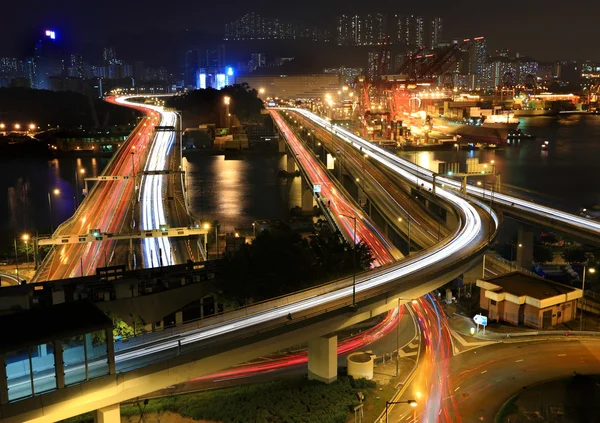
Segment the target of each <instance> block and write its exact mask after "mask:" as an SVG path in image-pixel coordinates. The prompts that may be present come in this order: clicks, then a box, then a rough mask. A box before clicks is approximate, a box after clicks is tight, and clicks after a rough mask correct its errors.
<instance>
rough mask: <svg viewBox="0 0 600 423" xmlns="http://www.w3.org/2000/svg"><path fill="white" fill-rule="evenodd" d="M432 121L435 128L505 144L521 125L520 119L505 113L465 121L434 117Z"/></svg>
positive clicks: (464, 136)
mask: <svg viewBox="0 0 600 423" xmlns="http://www.w3.org/2000/svg"><path fill="white" fill-rule="evenodd" d="M431 121H432V128H433V130H437V131H439V132H442V133H445V134H449V135H458V136H460V137H461V138H464V139H466V140H470V141H475V142H483V143H488V144H505V143H506V140H507V138H508V136H509V134H510V133H512V132H514V131H515V130H516V129H517V128H518V126H519V119H515V118H514V117H510V116H506V117H505V116H504V115H489V116H480V117H477V118H469V119H464V120H463V121H455V120H450V119H444V118H432V119H431Z"/></svg>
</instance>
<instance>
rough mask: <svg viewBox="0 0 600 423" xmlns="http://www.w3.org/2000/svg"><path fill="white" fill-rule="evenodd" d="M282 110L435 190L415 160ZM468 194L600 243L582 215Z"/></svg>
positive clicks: (473, 189) (594, 225) (599, 230)
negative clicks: (333, 134)
mask: <svg viewBox="0 0 600 423" xmlns="http://www.w3.org/2000/svg"><path fill="white" fill-rule="evenodd" d="M282 110H290V111H294V112H297V113H299V114H301V115H303V116H304V117H306V118H307V119H309V120H311V121H313V122H315V123H316V124H317V125H319V126H320V127H321V128H323V129H325V130H327V131H330V132H333V131H335V133H336V135H337V136H338V137H339V138H341V139H343V140H344V141H346V142H347V143H348V144H349V145H352V146H353V147H354V148H356V149H358V150H360V151H362V152H367V153H368V154H369V155H370V156H373V157H376V158H377V160H378V161H380V162H381V163H382V164H384V165H385V164H386V163H389V164H393V165H394V166H397V167H398V168H399V169H402V170H404V171H406V172H409V173H410V174H411V175H413V179H415V178H416V176H415V175H417V174H418V175H419V177H420V180H421V181H425V182H420V183H423V184H424V186H425V188H426V189H430V188H432V183H433V176H434V172H432V171H430V170H429V169H426V168H423V167H421V166H419V165H417V164H415V163H413V162H411V161H408V160H406V159H403V158H401V157H399V156H398V155H396V154H394V153H391V152H389V151H386V150H384V149H382V148H380V147H378V146H377V145H375V144H372V143H370V142H369V141H367V140H364V139H362V138H360V137H358V136H357V135H355V134H353V133H352V132H350V131H348V130H346V129H344V128H342V127H337V126H332V125H331V124H330V123H329V121H328V120H326V119H324V118H321V117H319V116H317V115H315V114H313V113H311V112H309V111H308V110H305V109H297V108H283V109H282ZM380 159H381V160H380ZM436 181H437V188H436V192H437V193H438V194H439V193H441V192H443V189H441V188H443V187H445V186H448V187H450V188H453V189H455V190H460V188H461V183H460V182H458V181H456V180H454V179H452V178H448V177H442V176H440V177H436ZM415 182H416V181H415ZM467 192H468V193H469V194H471V195H473V196H475V197H477V198H480V199H483V200H486V201H489V199H490V198H492V195H493V203H494V207H498V206H502V207H503V208H504V209H506V210H507V212H509V213H513V214H518V215H519V216H521V217H527V218H529V219H530V220H533V221H535V222H536V223H542V224H543V223H546V224H550V225H553V227H554V226H558V227H559V228H562V229H564V230H571V231H572V232H575V233H576V234H578V235H580V236H582V237H585V239H586V241H590V242H593V243H595V244H597V243H600V222H596V221H593V220H590V219H585V218H583V217H580V216H576V215H573V214H570V213H566V212H563V211H560V210H556V209H553V208H551V207H547V206H543V205H540V204H536V203H533V202H531V201H528V200H524V199H521V198H518V197H515V196H511V195H507V194H502V193H496V192H494V193H492V191H491V190H489V189H485V188H480V187H477V186H471V185H468V186H467Z"/></svg>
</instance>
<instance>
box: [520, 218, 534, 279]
mask: <svg viewBox="0 0 600 423" xmlns="http://www.w3.org/2000/svg"><path fill="white" fill-rule="evenodd" d="M517 264H519V266H521V267H523V268H525V269H526V270H531V266H532V265H533V227H532V226H529V225H523V224H521V225H519V232H518V235H517Z"/></svg>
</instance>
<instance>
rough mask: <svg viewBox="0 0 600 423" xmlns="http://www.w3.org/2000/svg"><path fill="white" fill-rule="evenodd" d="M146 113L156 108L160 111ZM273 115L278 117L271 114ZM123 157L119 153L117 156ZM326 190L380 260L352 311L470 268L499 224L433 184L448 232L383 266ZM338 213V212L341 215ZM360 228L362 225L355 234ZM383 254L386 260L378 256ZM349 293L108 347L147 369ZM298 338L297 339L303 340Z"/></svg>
mask: <svg viewBox="0 0 600 423" xmlns="http://www.w3.org/2000/svg"><path fill="white" fill-rule="evenodd" d="M152 112H155V113H160V111H152ZM275 119H276V121H277V117H275ZM279 119H280V118H279ZM280 123H281V122H280ZM282 131H283V132H284V133H285V134H286V136H288V137H289V138H288V142H289V143H290V146H291V148H292V149H293V150H294V151H295V153H296V155H297V159H298V161H299V162H300V163H301V164H302V165H303V166H306V169H305V170H306V171H307V172H308V173H309V174H311V175H313V176H311V177H315V178H320V179H323V178H321V176H322V175H320V173H319V172H320V170H319V169H321V168H319V167H318V165H317V164H316V162H314V161H311V160H310V157H311V156H310V155H308V154H306V152H305V151H303V150H302V146H301V144H300V143H299V142H298V140H297V139H296V138H295V135H294V134H293V132H292V131H291V130H290V129H289V127H287V126H286V125H285V123H283V124H282ZM166 143H167V142H166V141H165V144H166ZM167 150H168V147H167ZM157 151H158V150H157ZM159 154H160V153H159ZM123 156H124V155H123V154H121V155H120V156H119V157H121V158H122V157H123ZM125 156H126V155H125ZM370 156H371V157H373V159H374V160H377V161H378V162H380V163H382V164H383V165H384V166H386V167H387V168H388V169H390V170H391V171H393V172H396V173H398V174H400V175H402V176H403V177H405V178H406V179H408V180H409V181H411V182H413V183H416V181H417V180H416V177H414V176H413V175H412V174H411V173H410V172H408V171H406V170H404V169H402V168H401V167H400V166H398V165H397V164H395V163H394V162H393V161H392V160H389V159H388V158H387V157H386V156H385V155H383V154H380V153H379V152H378V151H372V152H371V153H370ZM313 160H314V158H313ZM159 165H160V161H159ZM317 182H322V181H321V180H312V181H310V183H313V184H315V183H317ZM327 188H328V191H327V195H328V196H329V197H330V198H332V199H333V201H332V207H333V208H334V210H335V213H336V214H338V216H339V217H341V218H342V219H340V221H341V222H342V224H343V226H344V227H345V230H346V232H347V234H351V233H353V225H354V219H351V218H349V217H347V216H350V217H354V216H357V220H356V223H357V241H358V240H359V239H360V240H364V241H365V242H368V243H369V245H371V246H375V248H374V253H375V254H376V256H377V257H379V258H380V262H379V263H377V264H381V266H379V267H376V268H374V269H372V270H371V271H368V272H364V273H361V274H359V275H357V276H356V286H355V290H356V298H357V303H358V304H357V305H358V308H357V311H358V310H361V303H362V302H364V301H367V300H368V299H373V298H380V297H381V296H384V297H387V296H388V295H389V294H388V293H389V292H390V291H391V290H396V291H398V290H400V291H399V292H406V295H408V296H409V297H408V298H417V297H420V296H423V295H425V294H427V293H428V292H430V291H431V290H432V289H433V288H435V287H436V286H440V285H442V284H443V283H446V282H447V281H448V280H450V279H452V278H453V277H455V276H456V275H458V274H459V273H462V272H463V271H464V270H466V269H467V268H468V267H470V266H471V263H472V261H473V260H474V259H475V258H476V257H478V255H480V254H482V252H483V251H484V249H485V248H486V246H487V243H488V241H489V239H490V237H491V235H492V234H488V229H489V228H490V225H489V224H488V222H487V219H492V222H493V225H492V230H493V231H495V230H496V228H497V225H498V218H497V217H496V216H495V215H494V214H493V213H492V214H491V215H490V214H488V212H487V211H486V208H485V206H482V205H476V204H473V203H471V202H468V201H466V200H464V199H463V198H461V197H460V196H458V195H456V194H455V193H453V192H451V191H445V190H439V191H438V195H439V196H440V197H441V198H442V199H443V201H446V202H448V203H449V204H451V205H452V207H454V208H456V211H457V214H458V216H459V219H458V222H459V227H458V229H457V230H456V231H455V232H454V233H453V236H451V237H448V238H446V239H444V240H442V241H441V242H440V243H438V244H437V245H435V246H433V247H429V248H426V249H424V250H422V251H419V252H417V253H415V254H414V255H411V256H410V258H407V259H404V260H401V261H394V262H393V263H390V264H384V263H385V262H388V263H389V262H391V261H392V260H393V257H392V256H391V255H390V253H389V249H390V248H391V245H389V243H388V244H386V243H385V242H384V241H383V240H384V238H383V237H379V236H376V235H374V234H376V233H377V231H376V230H374V231H370V230H369V231H367V230H366V228H367V226H368V220H367V219H366V218H365V217H364V216H363V215H360V214H359V215H357V214H356V213H357V212H356V211H355V209H354V207H353V206H352V205H350V204H345V203H344V202H343V198H342V196H341V195H339V193H338V192H337V191H336V188H335V187H334V186H328V187H327ZM111 214H112V213H111ZM342 214H344V216H341V215H342ZM159 217H160V216H159ZM482 220H483V221H484V223H482ZM363 225H364V226H363ZM359 227H361V228H364V230H361V231H360V232H359ZM373 229H374V228H373ZM383 257H387V258H386V259H385V260H384V259H383ZM352 296H353V286H352V278H345V279H343V280H339V281H334V282H332V283H328V284H325V285H322V286H319V287H316V288H313V289H309V290H306V291H302V292H299V293H296V294H292V295H289V296H286V297H281V298H277V299H273V300H269V301H266V302H263V303H256V304H252V305H251V306H248V307H244V308H243V309H240V310H237V311H233V312H229V313H226V314H225V315H221V316H217V317H215V318H211V319H205V320H203V321H201V322H197V323H196V324H195V325H194V326H195V328H194V329H192V330H190V331H188V332H184V333H183V334H180V335H179V336H177V337H170V338H165V339H158V340H155V341H153V342H148V343H142V344H138V345H135V346H132V347H131V348H127V347H126V346H125V348H121V349H119V350H118V351H117V352H116V353H115V361H116V367H117V370H118V371H120V372H126V371H128V370H131V369H136V368H140V367H145V369H147V370H146V371H149V372H152V371H153V370H152V369H153V368H154V367H152V366H149V365H150V364H153V363H158V362H160V361H163V362H164V360H165V359H168V358H173V357H175V356H177V355H178V351H179V349H180V348H182V349H183V351H185V352H186V353H188V352H190V353H191V352H194V351H196V350H199V351H206V349H207V348H209V349H210V348H212V347H214V346H217V345H219V343H220V342H223V341H226V342H231V340H232V339H233V340H235V339H244V340H246V342H247V341H248V338H249V337H252V336H253V334H257V333H262V334H265V333H269V331H271V330H272V329H273V328H278V329H280V328H281V327H282V324H283V325H285V324H286V322H288V321H289V317H288V316H292V323H294V322H295V321H302V320H303V319H306V318H308V317H311V318H314V317H315V316H319V315H325V316H329V314H330V313H331V312H332V311H336V310H343V309H345V308H346V307H347V306H348V305H349V304H351V302H352V301H351V299H352ZM393 304H394V305H395V304H396V303H395V302H394V303H393ZM367 307H368V306H367ZM365 310H368V308H366V309H365ZM271 333H272V332H271ZM298 341H300V342H302V341H303V340H298ZM304 341H306V340H304ZM240 361H243V360H240ZM92 365H93V364H92ZM159 367H160V366H159ZM215 370H216V369H215ZM205 371H206V370H205ZM136 374H137V373H136ZM176 374H177V373H176V372H175V373H173V375H174V376H173V377H178V376H176ZM198 376H201V374H199V375H198ZM152 385H153V384H152V383H146V385H144V389H148V390H149V391H147V392H146V393H148V392H152V391H154V390H156V389H158V388H159V387H153V386H152ZM135 391H136V393H137V394H139V393H140V392H141V391H140V388H139V387H138V388H136V389H135ZM128 392H129V391H128V390H121V389H119V390H118V392H117V393H113V391H112V389H107V391H106V394H107V395H117V396H116V397H114V400H116V401H117V402H120V401H121V400H124V399H125V397H126V396H127V393H128ZM98 395H100V393H98ZM98 395H96V397H98Z"/></svg>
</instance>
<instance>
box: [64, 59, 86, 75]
mask: <svg viewBox="0 0 600 423" xmlns="http://www.w3.org/2000/svg"><path fill="white" fill-rule="evenodd" d="M67 76H68V77H70V78H79V79H86V78H87V77H88V75H87V73H86V66H85V63H84V62H83V56H81V54H71V55H70V56H69V66H68V67H67Z"/></svg>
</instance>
